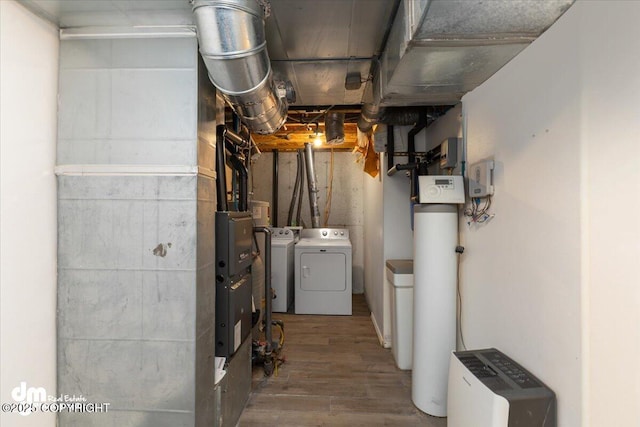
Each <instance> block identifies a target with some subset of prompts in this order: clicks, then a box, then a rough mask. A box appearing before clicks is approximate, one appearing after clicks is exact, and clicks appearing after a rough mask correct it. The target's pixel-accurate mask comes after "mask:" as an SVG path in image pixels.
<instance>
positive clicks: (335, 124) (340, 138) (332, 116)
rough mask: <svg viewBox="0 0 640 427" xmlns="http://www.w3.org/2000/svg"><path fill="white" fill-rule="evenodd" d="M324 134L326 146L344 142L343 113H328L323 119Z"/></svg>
mask: <svg viewBox="0 0 640 427" xmlns="http://www.w3.org/2000/svg"><path fill="white" fill-rule="evenodd" d="M324 132H325V135H326V139H327V144H329V145H337V144H342V143H343V142H344V113H341V112H337V111H329V112H328V113H327V114H326V115H325V118H324Z"/></svg>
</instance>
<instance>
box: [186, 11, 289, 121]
mask: <svg viewBox="0 0 640 427" xmlns="http://www.w3.org/2000/svg"><path fill="white" fill-rule="evenodd" d="M193 14H194V16H195V22H196V27H197V29H198V41H199V44H200V53H201V54H202V59H203V60H204V63H205V65H206V67H207V71H208V73H209V79H211V82H212V83H213V84H214V85H215V86H216V87H217V88H218V89H219V90H220V92H222V94H223V96H224V98H225V100H226V101H227V102H228V103H229V104H230V105H231V107H232V108H233V110H234V111H235V112H236V114H238V116H240V117H241V119H242V121H243V122H244V123H245V124H246V125H247V127H249V129H251V131H253V132H255V133H259V134H272V133H274V132H276V131H277V130H278V129H280V127H281V126H282V125H283V124H284V122H285V121H286V119H287V100H286V92H287V90H286V88H285V85H281V86H283V90H278V87H277V86H276V83H275V82H274V80H273V75H272V72H271V62H270V61H269V55H268V53H267V42H266V40H265V34H264V12H263V9H262V6H260V5H259V4H258V3H257V2H256V1H255V0H195V1H194V2H193Z"/></svg>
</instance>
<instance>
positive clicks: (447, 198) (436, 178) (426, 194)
mask: <svg viewBox="0 0 640 427" xmlns="http://www.w3.org/2000/svg"><path fill="white" fill-rule="evenodd" d="M418 187H419V191H418V194H419V196H420V203H453V204H458V203H464V180H463V178H462V176H461V175H420V176H418Z"/></svg>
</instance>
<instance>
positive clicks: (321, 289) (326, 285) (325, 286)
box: [294, 228, 352, 315]
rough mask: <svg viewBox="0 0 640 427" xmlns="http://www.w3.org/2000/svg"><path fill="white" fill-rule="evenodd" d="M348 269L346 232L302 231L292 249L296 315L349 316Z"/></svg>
mask: <svg viewBox="0 0 640 427" xmlns="http://www.w3.org/2000/svg"><path fill="white" fill-rule="evenodd" d="M351 266H352V262H351V241H350V240H349V230H347V229H343V228H311V229H303V230H302V232H301V234H300V241H298V243H297V244H296V248H295V292H294V293H295V313H296V314H334V315H351V289H352V285H351V268H352V267H351Z"/></svg>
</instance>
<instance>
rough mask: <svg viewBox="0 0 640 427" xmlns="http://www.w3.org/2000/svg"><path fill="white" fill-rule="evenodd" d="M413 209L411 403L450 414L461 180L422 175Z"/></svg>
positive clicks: (438, 414)
mask: <svg viewBox="0 0 640 427" xmlns="http://www.w3.org/2000/svg"><path fill="white" fill-rule="evenodd" d="M418 184H419V186H420V188H419V194H420V204H419V205H415V206H414V231H413V260H414V265H413V279H414V285H413V366H412V371H411V400H413V403H414V405H416V407H417V408H418V409H420V410H421V411H423V412H426V413H427V414H429V415H433V416H436V417H446V416H447V381H448V375H449V357H450V355H451V352H452V351H454V350H455V349H456V284H457V271H458V266H457V256H458V255H457V254H456V246H457V245H458V206H457V204H458V203H464V197H465V193H464V183H463V179H462V176H455V175H444V176H420V177H418Z"/></svg>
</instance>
